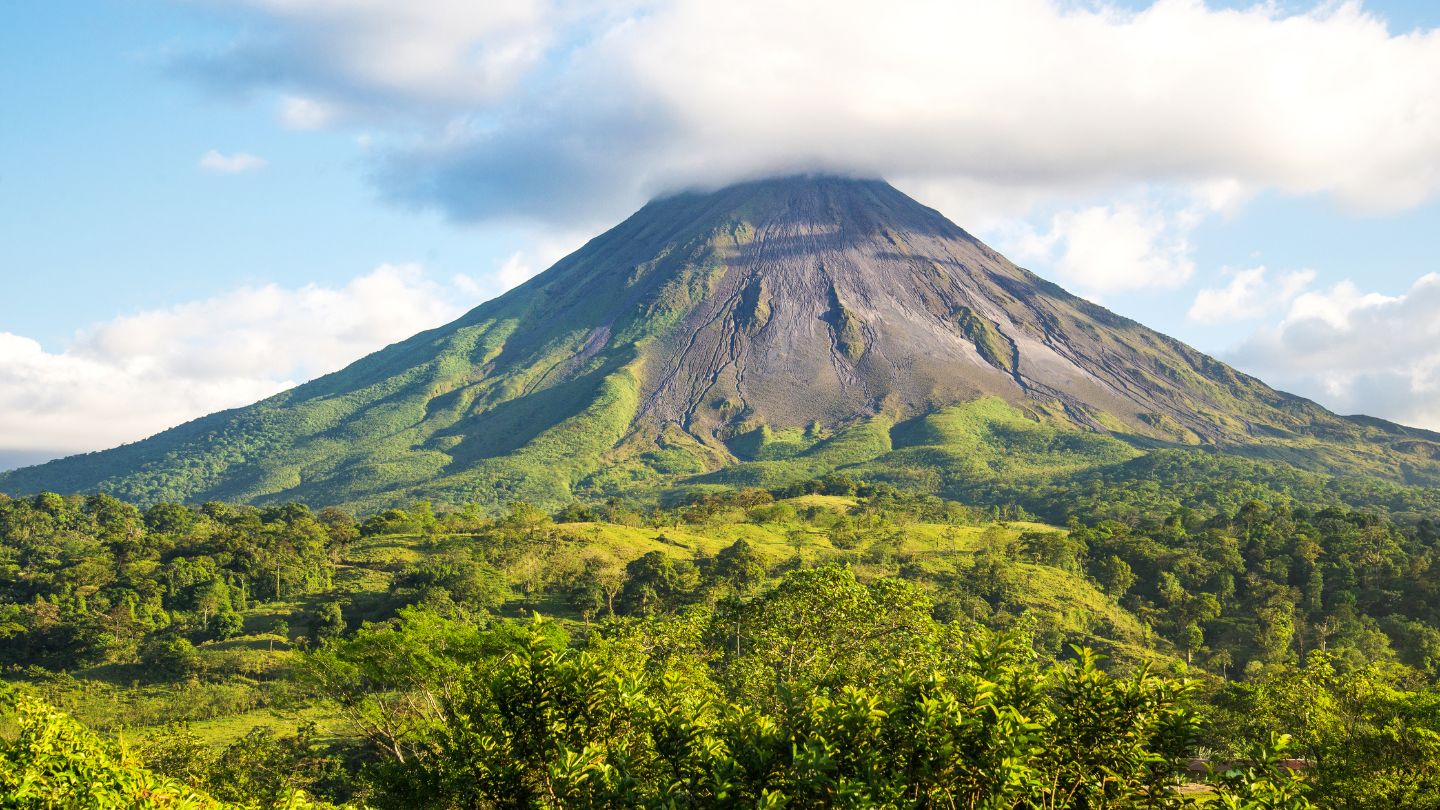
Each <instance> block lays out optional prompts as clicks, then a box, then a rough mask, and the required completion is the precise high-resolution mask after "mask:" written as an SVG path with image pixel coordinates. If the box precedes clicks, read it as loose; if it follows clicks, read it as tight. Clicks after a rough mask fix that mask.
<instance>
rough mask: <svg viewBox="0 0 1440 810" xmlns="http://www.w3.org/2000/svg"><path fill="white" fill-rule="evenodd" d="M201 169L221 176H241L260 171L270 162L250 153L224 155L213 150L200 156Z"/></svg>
mask: <svg viewBox="0 0 1440 810" xmlns="http://www.w3.org/2000/svg"><path fill="white" fill-rule="evenodd" d="M199 165H200V168H202V169H204V170H206V171H210V172H217V173H219V174H241V173H243V172H253V171H259V170H260V169H263V168H265V167H266V166H269V165H270V161H268V160H266V159H265V158H262V157H260V156H259V155H252V154H250V153H249V152H234V153H232V154H229V155H227V154H224V153H223V152H219V151H217V150H214V149H211V150H210V151H208V152H206V153H205V154H203V155H201V156H200V163H199Z"/></svg>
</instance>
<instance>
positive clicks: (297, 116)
mask: <svg viewBox="0 0 1440 810" xmlns="http://www.w3.org/2000/svg"><path fill="white" fill-rule="evenodd" d="M339 119H340V113H339V110H336V109H335V108H334V107H333V106H331V105H329V104H326V103H324V102H323V101H316V100H315V99H313V98H302V97H300V96H285V97H284V98H281V99H280V124H281V125H282V126H284V127H285V128H286V129H323V128H325V127H328V126H330V125H331V124H334V123H335V122H336V121H337V120H339Z"/></svg>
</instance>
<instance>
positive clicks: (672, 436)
mask: <svg viewBox="0 0 1440 810" xmlns="http://www.w3.org/2000/svg"><path fill="white" fill-rule="evenodd" d="M981 399H987V400H991V401H994V402H997V403H1001V404H1002V405H1003V407H1005V408H1007V409H1009V410H1010V411H1012V412H1014V413H1015V414H1018V415H1020V416H1021V417H1022V418H1028V419H1031V420H1038V421H1042V422H1048V423H1051V424H1053V425H1057V426H1061V427H1064V428H1068V429H1071V430H1078V431H1090V432H1094V433H1099V434H1110V435H1113V436H1118V437H1122V438H1124V440H1125V441H1128V442H1131V443H1139V444H1147V443H1148V444H1155V443H1168V444H1191V445H1212V446H1221V447H1229V448H1236V449H1239V450H1240V451H1243V452H1257V453H1263V454H1266V455H1270V456H1276V455H1279V456H1281V457H1285V458H1288V459H1290V460H1292V461H1296V462H1297V463H1301V464H1306V465H1309V466H1314V467H1320V468H1326V467H1329V468H1334V467H1335V466H1336V465H1337V464H1338V463H1340V460H1342V459H1346V458H1350V457H1352V456H1355V455H1356V453H1358V454H1359V456H1361V457H1363V458H1364V463H1365V464H1367V465H1369V466H1370V467H1373V468H1375V469H1378V470H1380V471H1382V472H1383V473H1384V474H1388V475H1391V476H1392V477H1396V478H1404V477H1407V476H1411V477H1413V476H1415V475H1417V474H1423V475H1431V474H1433V468H1434V467H1436V466H1437V465H1436V463H1435V461H1434V460H1435V459H1440V443H1436V442H1437V441H1440V437H1436V436H1433V435H1431V434H1426V435H1424V436H1419V437H1417V436H1415V435H1413V433H1412V434H1407V435H1401V433H1399V432H1396V431H1394V430H1392V429H1391V428H1390V427H1387V426H1386V425H1385V424H1383V423H1380V424H1368V423H1362V422H1358V421H1355V420H1346V419H1342V418H1340V417H1337V416H1335V415H1333V414H1330V413H1329V412H1328V411H1325V410H1324V409H1322V408H1320V407H1319V406H1316V405H1314V404H1313V403H1310V402H1308V401H1306V400H1302V399H1299V398H1297V397H1292V396H1289V395H1286V394H1282V393H1279V392H1276V391H1274V390H1272V389H1270V388H1269V387H1267V386H1266V385H1264V384H1263V383H1261V382H1260V381H1259V380H1256V379H1254V378H1251V377H1248V376H1246V375H1244V374H1241V373H1239V372H1236V371H1235V370H1234V369H1231V368H1229V367H1228V366H1226V365H1225V364H1223V363H1221V362H1219V361H1217V360H1214V359H1213V358H1210V357H1207V356H1205V355H1203V354H1201V353H1199V352H1197V351H1195V350H1193V349H1191V348H1189V347H1187V346H1185V345H1183V344H1181V343H1179V342H1178V341H1175V340H1173V339H1171V338H1168V337H1166V336H1164V335H1161V334H1159V333H1157V332H1154V331H1152V330H1150V329H1147V328H1145V327H1143V326H1141V325H1139V324H1137V323H1135V322H1133V321H1130V320H1127V319H1125V318H1121V317H1118V316H1116V315H1114V314H1112V313H1110V312H1108V311H1107V310H1105V309H1103V308H1101V307H1098V306H1096V305H1094V304H1091V303H1089V302H1086V301H1083V300H1081V299H1079V298H1076V297H1074V296H1072V295H1070V294H1069V293H1067V292H1065V291H1064V290H1062V289H1060V288H1059V287H1057V286H1055V285H1053V284H1050V283H1048V282H1046V281H1043V280H1041V279H1039V278H1037V277H1036V276H1034V275H1033V274H1031V273H1029V272H1028V271H1026V270H1024V269H1021V268H1019V267H1016V266H1015V265H1014V264H1012V263H1011V262H1009V261H1008V260H1006V259H1005V258H1004V257H1003V256H1001V255H1000V254H998V253H996V252H995V251H993V250H991V249H990V248H989V247H987V246H986V245H984V244H982V243H981V242H980V241H978V240H977V239H975V238H974V237H972V236H970V235H969V234H967V233H966V232H965V231H963V230H961V229H960V228H959V227H958V226H956V225H955V224H953V223H951V222H950V221H949V220H947V219H945V217H943V216H942V215H941V214H939V213H938V212H937V211H935V210H933V209H930V208H927V207H925V206H924V205H921V204H920V203H918V202H916V201H915V200H913V199H911V198H910V197H908V196H906V195H905V194H903V193H901V192H900V191H898V190H896V189H895V188H894V187H892V186H890V185H889V184H888V183H886V182H884V181H882V180H875V179H854V178H845V177H836V176H829V175H796V176H790V177H780V178H772V179H764V180H755V181H749V182H745V183H739V184H736V185H732V186H728V187H725V188H721V189H718V190H713V191H703V192H701V191H690V192H682V193H678V194H673V195H670V196H666V197H662V198H659V199H656V200H654V201H652V202H651V203H649V204H647V205H646V206H645V207H644V208H642V209H641V210H640V211H638V212H636V213H635V214H634V215H633V216H631V217H630V218H628V219H627V220H625V221H624V222H622V223H620V224H619V225H617V226H616V227H614V228H612V229H611V230H609V231H607V232H605V233H603V234H601V235H599V236H597V237H595V238H594V239H592V240H591V241H590V242H589V243H587V244H586V245H585V246H584V247H582V248H581V249H580V250H578V251H576V252H575V253H573V254H571V255H569V256H567V257H565V258H564V259H562V260H560V261H559V262H557V263H556V264H555V265H554V266H553V267H551V268H550V269H548V270H546V271H545V272H543V273H541V274H539V275H538V276H536V277H535V278H533V279H531V280H530V281H528V282H526V283H525V284H523V285H521V286H520V287H517V288H516V289H514V290H512V291H511V292H509V293H507V294H505V295H503V296H501V297H499V298H497V299H495V300H493V301H489V302H487V303H485V304H482V305H481V306H479V307H477V308H476V309H474V310H472V311H471V312H469V313H467V314H466V315H465V316H463V317H462V318H460V319H459V320H457V321H455V322H454V323H451V324H448V325H446V326H444V327H441V328H439V329H435V330H431V331H429V332H425V333H422V334H420V335H416V336H415V337H413V338H411V339H409V340H406V341H404V342H402V343H398V344H396V345H394V346H390V347H388V348H386V349H384V350H382V351H380V352H377V353H375V354H373V355H371V356H369V357H366V358H364V359H362V360H360V361H359V362H357V363H355V364H353V365H351V366H350V367H348V368H346V369H343V370H341V371H339V372H336V373H335V374H331V375H327V376H325V377H322V378H320V379H318V380H315V381H313V382H310V383H307V384H305V385H302V386H300V387H298V388H295V389H293V390H290V391H287V392H285V393H282V394H280V395H278V396H275V397H272V398H271V399H268V400H265V401H263V402H260V403H257V404H255V405H253V406H250V407H248V408H242V409H238V410H235V411H227V412H224V413H220V414H215V415H212V416H209V417H205V418H203V419H199V420H196V421H194V422H191V423H188V424H186V425H182V426H180V427H177V428H174V429H172V430H169V431H166V432H165V433H162V434H160V435H158V436H156V437H153V438H151V439H148V440H146V441H144V442H139V443H136V444H133V445H127V446H125V447H121V448H117V449H115V450H111V451H107V452H104V453H99V454H90V455H87V456H80V457H75V458H71V459H65V460H62V461H58V462H52V463H50V464H46V465H41V466H39V467H34V468H29V469H26V470H20V471H16V472H13V473H10V474H8V475H6V476H3V477H0V488H3V489H4V490H7V491H30V490H35V489H40V488H49V489H56V490H61V491H91V490H97V489H98V490H106V491H111V492H114V493H116V494H119V495H122V496H126V497H129V498H132V499H134V500H139V501H150V500H156V499H160V498H165V499H174V500H197V499H206V498H227V499H237V500H267V501H276V500H290V499H295V500H305V501H309V502H312V503H337V502H338V503H349V504H352V505H362V506H363V505H379V504H384V503H389V502H393V501H396V500H401V499H405V498H412V497H437V498H441V499H444V500H450V501H455V502H458V501H480V502H482V503H488V504H503V503H506V502H508V501H510V500H514V499H517V498H524V499H528V500H532V501H536V502H541V503H552V504H553V503H558V502H561V501H565V500H568V499H570V498H571V497H573V496H574V494H575V493H576V492H577V491H578V490H577V487H578V488H579V489H583V490H586V491H591V492H606V491H615V490H616V489H617V488H620V489H623V488H624V487H626V486H631V485H635V482H648V484H647V485H650V484H658V483H663V482H683V481H686V480H694V476H697V475H703V474H705V473H707V472H710V471H713V470H717V469H720V468H723V467H726V466H730V465H735V464H737V463H741V462H745V461H749V460H763V459H765V458H775V457H778V456H777V454H784V453H791V452H797V453H798V452H802V451H803V452H807V453H808V452H810V451H809V450H806V449H805V448H812V447H816V446H818V445H817V442H822V441H824V440H825V437H839V436H841V435H846V431H855V430H860V429H862V428H863V430H861V432H862V433H863V434H864V436H866V437H867V438H866V439H865V440H864V441H863V442H861V443H860V444H859V445H854V446H851V447H850V449H849V450H847V451H846V453H845V454H842V456H843V458H844V459H846V460H849V461H854V460H856V459H862V460H863V458H874V457H878V456H882V455H884V454H886V453H891V452H903V451H901V450H899V449H898V445H897V442H899V443H903V442H904V441H906V439H905V438H904V437H905V436H912V438H913V435H915V431H914V430H913V429H912V428H913V426H914V425H916V424H919V422H917V420H921V421H923V420H926V419H931V418H933V417H935V415H936V414H939V413H943V412H944V411H945V409H947V408H951V407H953V406H957V405H961V404H963V403H970V402H975V401H977V400H981ZM897 426H898V427H897ZM907 426H910V427H907ZM907 431H908V432H907ZM920 432H921V433H923V432H924V431H923V430H922V431H920ZM856 435H859V434H856ZM777 437H779V438H777ZM861 445H863V448H864V449H863V452H862V451H861V450H857V449H856V447H860V446H861ZM1402 445H1403V447H1402ZM1411 445H1414V448H1413V452H1412V450H1407V449H1405V448H1406V447H1410V446H1411ZM787 448H788V449H787ZM1247 448H1248V449H1247ZM1356 448H1359V449H1358V450H1357V449H1356ZM1397 448H1399V449H1398V450H1397ZM866 453H868V454H869V456H866V455H865V454H866ZM1396 453H1400V454H1401V455H1400V456H1397V455H1396ZM857 454H858V455H857ZM830 458H832V459H833V458H835V456H831V457H830ZM761 463H763V461H762V462H761ZM825 463H826V464H830V463H831V462H825ZM832 466H833V465H832ZM811 467H813V468H814V470H816V471H820V470H823V469H825V465H824V464H821V463H820V462H818V461H817V462H815V463H814V464H812V465H811ZM807 469H808V468H807ZM1427 470H1429V471H1431V472H1425V471H1427ZM1417 471H1418V472H1417Z"/></svg>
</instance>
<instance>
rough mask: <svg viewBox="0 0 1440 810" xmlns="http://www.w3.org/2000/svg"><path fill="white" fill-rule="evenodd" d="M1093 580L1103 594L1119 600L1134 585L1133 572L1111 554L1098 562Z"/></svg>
mask: <svg viewBox="0 0 1440 810" xmlns="http://www.w3.org/2000/svg"><path fill="white" fill-rule="evenodd" d="M1095 579H1096V581H1098V582H1099V583H1100V587H1102V588H1104V589H1105V593H1108V594H1110V595H1111V596H1112V597H1114V598H1116V599H1119V598H1120V597H1122V596H1124V595H1125V593H1126V592H1127V591H1129V590H1130V587H1131V586H1132V585H1134V584H1135V572H1134V571H1132V570H1131V569H1130V564H1129V563H1127V562H1125V561H1124V560H1122V559H1120V558H1119V557H1117V556H1115V555H1113V554H1112V555H1110V556H1108V557H1106V558H1105V559H1103V560H1101V561H1100V564H1099V566H1098V569H1097V571H1096V573H1095Z"/></svg>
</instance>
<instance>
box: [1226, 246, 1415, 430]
mask: <svg viewBox="0 0 1440 810" xmlns="http://www.w3.org/2000/svg"><path fill="white" fill-rule="evenodd" d="M1436 313H1440V274H1436V273H1431V274H1428V275H1425V276H1422V277H1421V278H1420V279H1419V280H1418V281H1416V282H1415V284H1414V285H1413V286H1412V287H1411V288H1410V289H1409V290H1408V291H1407V292H1405V293H1404V294H1403V295H1400V296H1386V295H1380V294H1378V293H1364V292H1361V291H1360V290H1359V289H1358V288H1357V287H1356V286H1355V285H1354V284H1352V283H1350V282H1348V281H1345V282H1341V283H1339V284H1336V285H1334V286H1333V287H1331V288H1330V289H1328V290H1319V291H1311V292H1306V293H1304V294H1302V295H1299V296H1297V297H1296V298H1295V299H1294V301H1293V302H1291V304H1290V308H1289V311H1288V312H1287V314H1286V316H1285V318H1284V319H1283V320H1282V321H1280V323H1278V324H1276V325H1274V326H1270V327H1266V328H1263V329H1260V330H1258V331H1256V332H1255V333H1254V334H1253V335H1251V336H1250V338H1249V339H1247V340H1246V341H1245V342H1244V343H1243V344H1242V345H1241V346H1239V347H1238V348H1237V349H1236V350H1235V351H1234V352H1232V353H1230V355H1229V357H1228V358H1227V359H1229V360H1231V361H1232V362H1233V363H1235V364H1236V365H1237V366H1239V367H1240V368H1243V369H1244V370H1246V371H1248V372H1251V373H1253V374H1257V375H1259V376H1260V377H1262V378H1263V379H1265V380H1266V381H1267V382H1269V383H1271V384H1272V385H1274V386H1276V387H1277V388H1282V389H1284V390H1288V391H1293V392H1295V393H1297V394H1302V395H1304V396H1308V397H1311V398H1313V399H1315V400H1317V401H1319V402H1321V403H1322V404H1324V405H1326V406H1327V407H1330V408H1331V409H1333V410H1337V411H1340V412H1342V413H1366V414H1370V415H1373V416H1381V417H1384V418H1387V419H1392V420H1394V421H1397V422H1401V423H1403V424H1409V425H1416V426H1419V427H1426V428H1431V429H1435V430H1440V317H1437V316H1436Z"/></svg>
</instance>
